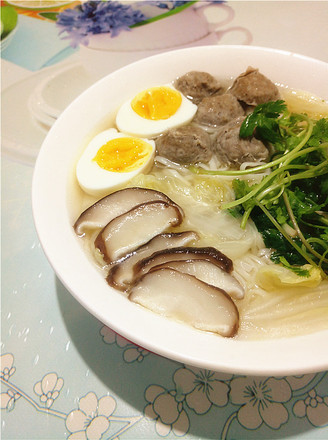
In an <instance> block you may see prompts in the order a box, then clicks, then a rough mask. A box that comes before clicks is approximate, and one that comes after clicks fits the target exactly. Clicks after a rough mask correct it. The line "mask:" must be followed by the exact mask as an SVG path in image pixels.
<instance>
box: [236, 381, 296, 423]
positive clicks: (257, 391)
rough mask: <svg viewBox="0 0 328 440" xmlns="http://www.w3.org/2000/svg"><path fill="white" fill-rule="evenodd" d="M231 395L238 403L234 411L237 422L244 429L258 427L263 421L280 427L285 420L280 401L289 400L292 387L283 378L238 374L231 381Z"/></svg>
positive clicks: (286, 414) (286, 417) (284, 412)
mask: <svg viewBox="0 0 328 440" xmlns="http://www.w3.org/2000/svg"><path fill="white" fill-rule="evenodd" d="M230 386H231V391H230V399H231V402H232V403H233V404H235V405H241V407H240V409H239V410H238V412H237V417H238V421H239V423H240V424H241V425H242V426H244V427H245V428H247V429H257V428H259V427H260V426H261V425H262V423H263V422H264V423H265V424H266V425H267V426H269V427H270V428H273V429H279V428H280V426H281V425H283V424H284V423H286V422H287V421H288V411H287V409H286V407H285V406H284V405H283V403H286V402H288V401H289V400H290V398H291V396H292V392H291V388H290V385H289V384H288V382H287V381H286V380H285V379H283V378H282V379H277V378H273V377H268V378H267V379H264V378H263V379H261V378H252V377H237V378H235V379H233V380H232V381H231V383H230Z"/></svg>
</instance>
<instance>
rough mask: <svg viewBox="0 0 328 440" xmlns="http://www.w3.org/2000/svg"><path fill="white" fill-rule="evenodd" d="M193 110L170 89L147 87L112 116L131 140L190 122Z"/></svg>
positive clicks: (183, 97) (192, 107)
mask: <svg viewBox="0 0 328 440" xmlns="http://www.w3.org/2000/svg"><path fill="white" fill-rule="evenodd" d="M196 111H197V106H196V105H195V104H193V103H192V102H191V101H189V100H188V99H187V98H186V97H185V96H184V95H182V93H180V92H179V91H178V90H176V89H175V88H174V87H173V86H172V85H170V84H167V85H164V86H158V87H151V88H149V89H146V90H143V91H142V92H140V93H138V94H137V95H136V96H135V97H134V98H132V99H130V100H129V101H127V102H125V103H124V104H123V105H122V106H121V107H120V109H119V111H118V113H117V115H116V125H117V128H118V129H119V130H120V131H124V132H125V133H129V134H131V135H135V136H156V135H158V134H160V133H162V132H164V131H166V130H168V129H169V128H174V127H179V126H181V125H184V124H187V123H188V122H190V121H191V120H192V119H193V117H194V116H195V113H196Z"/></svg>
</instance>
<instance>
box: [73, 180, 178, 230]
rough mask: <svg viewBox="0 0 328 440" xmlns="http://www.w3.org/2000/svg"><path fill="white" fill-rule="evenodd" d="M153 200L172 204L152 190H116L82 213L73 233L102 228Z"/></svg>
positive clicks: (169, 200) (159, 193) (160, 193)
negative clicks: (136, 207)
mask: <svg viewBox="0 0 328 440" xmlns="http://www.w3.org/2000/svg"><path fill="white" fill-rule="evenodd" d="M155 200H162V201H164V202H166V203H170V204H172V205H173V204H174V202H173V201H172V200H171V199H170V198H169V197H167V196H166V195H165V194H163V193H162V192H160V191H155V190H153V189H148V188H136V187H133V188H125V189H121V190H118V191H116V192H114V193H112V194H109V195H108V196H106V197H103V198H102V199H100V200H98V202H96V203H94V204H93V205H92V206H90V207H89V208H87V209H86V210H85V211H84V212H82V214H81V215H80V216H79V218H78V219H77V220H76V222H75V224H74V229H75V232H76V233H77V234H78V235H83V234H84V233H85V231H86V230H87V229H96V228H103V227H105V226H106V225H107V224H108V223H109V222H110V221H111V220H113V219H114V218H115V217H118V216H119V215H121V214H124V213H125V212H127V211H130V209H132V208H134V207H135V206H137V205H140V204H141V203H146V202H151V201H155ZM176 206H177V205H176Z"/></svg>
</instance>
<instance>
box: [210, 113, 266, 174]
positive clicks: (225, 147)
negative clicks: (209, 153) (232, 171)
mask: <svg viewBox="0 0 328 440" xmlns="http://www.w3.org/2000/svg"><path fill="white" fill-rule="evenodd" d="M243 120H244V118H237V119H235V120H234V121H231V122H229V123H228V124H227V125H225V126H224V127H221V128H219V129H218V130H217V132H216V135H215V137H214V141H213V151H214V153H215V154H216V156H217V157H218V159H219V160H220V162H221V163H223V164H225V165H228V166H229V167H231V168H239V167H240V165H241V164H242V163H244V162H258V161H261V162H263V161H267V160H268V158H269V150H268V148H267V147H266V146H265V145H264V144H263V142H261V141H260V140H258V139H256V138H255V137H253V136H252V137H249V138H246V139H243V138H241V137H240V136H239V130H240V127H241V124H242V122H243Z"/></svg>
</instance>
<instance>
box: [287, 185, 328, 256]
mask: <svg viewBox="0 0 328 440" xmlns="http://www.w3.org/2000/svg"><path fill="white" fill-rule="evenodd" d="M282 197H283V199H284V202H285V206H286V209H287V212H288V215H289V218H290V220H291V222H292V223H293V226H294V229H295V231H296V232H297V235H298V237H299V239H300V240H301V242H302V243H303V244H304V246H305V247H306V249H307V250H308V251H309V252H310V253H311V254H312V255H314V256H315V257H317V258H319V259H320V260H321V261H324V262H325V263H328V260H326V259H323V260H322V255H321V254H319V253H318V252H317V251H316V250H315V249H313V248H312V246H311V245H310V244H309V242H308V241H307V240H306V238H305V237H304V235H303V233H302V231H301V230H300V227H299V225H298V223H297V220H296V218H295V216H294V212H293V210H292V207H291V205H290V202H289V198H288V195H287V194H286V192H284V194H283V195H282Z"/></svg>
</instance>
